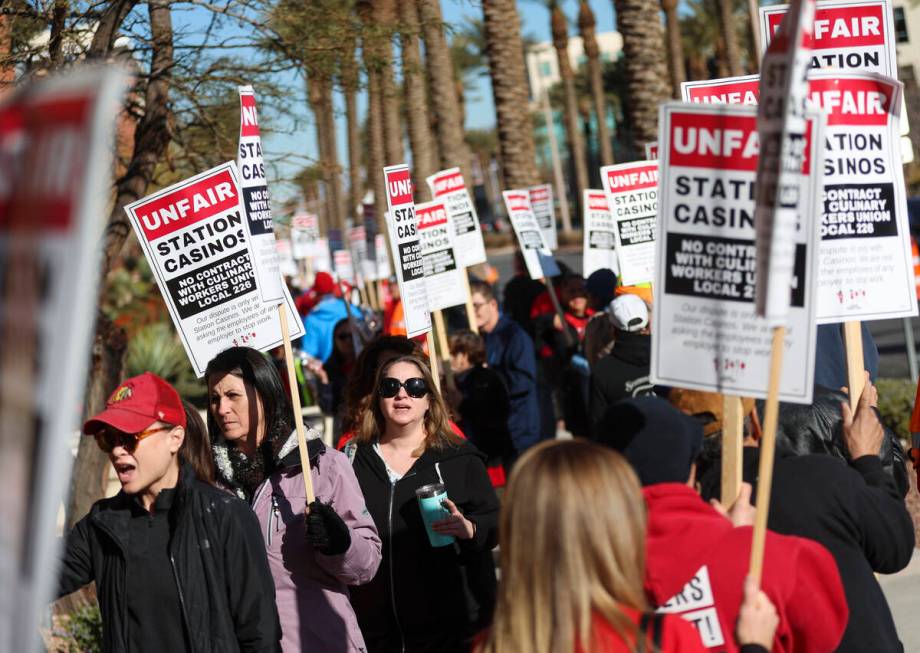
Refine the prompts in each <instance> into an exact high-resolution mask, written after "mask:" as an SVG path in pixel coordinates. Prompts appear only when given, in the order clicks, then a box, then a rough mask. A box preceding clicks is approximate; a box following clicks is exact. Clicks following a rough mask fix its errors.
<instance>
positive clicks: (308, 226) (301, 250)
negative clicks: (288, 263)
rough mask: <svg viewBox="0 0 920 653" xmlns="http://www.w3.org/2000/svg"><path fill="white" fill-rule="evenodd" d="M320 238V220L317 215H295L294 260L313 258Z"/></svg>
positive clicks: (292, 220)
mask: <svg viewBox="0 0 920 653" xmlns="http://www.w3.org/2000/svg"><path fill="white" fill-rule="evenodd" d="M318 238H319V219H318V218H317V216H316V214H315V213H295V214H294V217H293V218H291V252H292V255H293V256H294V258H296V259H304V258H313V257H314V256H315V255H316V241H317V239H318Z"/></svg>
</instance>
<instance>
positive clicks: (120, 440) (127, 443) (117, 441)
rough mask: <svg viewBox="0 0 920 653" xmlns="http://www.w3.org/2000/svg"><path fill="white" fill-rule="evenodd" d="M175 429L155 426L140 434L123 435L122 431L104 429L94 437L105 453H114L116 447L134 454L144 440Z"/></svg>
mask: <svg viewBox="0 0 920 653" xmlns="http://www.w3.org/2000/svg"><path fill="white" fill-rule="evenodd" d="M174 428H175V427H174V426H155V427H153V428H149V429H146V430H144V431H141V432H140V433H122V432H121V431H109V430H107V429H102V430H101V431H97V432H96V433H94V434H93V437H94V438H96V444H98V445H99V448H100V449H102V451H103V452H105V453H112V450H113V449H114V448H115V447H124V449H125V451H127V452H128V453H134V450H135V449H137V445H138V443H139V442H140V441H141V440H143V439H144V438H149V437H150V436H151V435H154V434H156V433H159V432H160V431H171V430H172V429H174Z"/></svg>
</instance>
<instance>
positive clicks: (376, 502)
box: [351, 442, 499, 653]
mask: <svg viewBox="0 0 920 653" xmlns="http://www.w3.org/2000/svg"><path fill="white" fill-rule="evenodd" d="M352 462H353V465H354V470H355V475H356V476H357V477H358V483H359V484H360V485H361V490H362V491H363V492H364V498H365V500H366V502H367V508H368V510H369V511H370V513H371V516H372V517H373V518H374V522H375V523H376V524H377V530H378V532H379V533H380V537H381V539H382V540H383V560H382V561H381V564H380V569H379V570H378V572H377V575H376V576H375V577H374V580H372V581H371V582H370V583H369V584H367V585H363V586H360V587H354V588H352V594H351V599H352V605H353V606H354V608H355V612H356V613H357V615H358V623H359V624H360V626H361V631H362V632H363V633H364V640H365V642H366V643H367V648H368V651H370V652H371V653H376V652H385V653H390V652H391V651H401V650H405V651H407V652H409V653H416V652H419V651H425V652H428V651H430V652H432V653H435V652H437V653H442V652H444V653H446V652H450V651H467V650H469V649H468V642H466V640H467V639H468V638H469V637H471V636H472V635H473V634H475V631H476V630H477V629H478V628H480V627H481V626H482V625H483V624H482V622H481V621H480V622H479V623H477V622H476V620H475V617H474V615H472V614H470V608H469V605H468V599H467V596H466V586H465V582H464V575H465V574H466V573H467V568H466V567H465V565H468V564H469V562H470V561H473V560H475V561H476V562H481V561H482V560H483V557H484V556H490V555H491V553H490V552H491V549H492V548H493V547H494V546H495V544H496V541H497V536H498V533H497V531H498V507H499V506H498V498H497V497H496V496H495V490H494V489H493V488H492V484H491V483H490V481H489V476H488V474H487V473H486V468H485V464H484V462H483V456H482V454H481V453H480V452H479V451H478V450H477V449H476V448H475V447H474V446H473V445H471V444H469V443H468V442H462V443H459V444H457V445H451V446H450V447H447V448H445V449H442V450H435V449H428V450H426V451H425V452H424V453H423V454H422V455H421V457H419V458H418V460H416V461H415V464H414V465H413V466H412V468H411V469H410V470H409V471H408V472H406V474H405V475H404V476H403V477H402V478H401V479H400V480H398V481H396V482H395V483H390V480H389V477H388V476H387V472H386V467H385V466H384V463H383V460H381V458H380V456H379V455H378V454H377V452H376V451H374V449H373V446H372V445H369V444H361V445H358V447H357V449H356V451H355V454H354V459H353V461H352ZM439 481H443V483H444V485H445V486H446V488H447V496H448V498H450V499H451V500H452V501H453V502H454V503H455V504H457V507H458V508H459V509H460V512H462V513H463V515H464V516H465V517H466V518H467V519H469V520H470V521H472V522H474V523H475V524H476V534H475V535H474V536H473V538H472V539H471V540H466V541H460V542H459V543H458V544H455V545H452V546H443V547H437V548H436V547H432V546H431V544H430V543H429V541H428V535H427V533H426V531H425V526H424V523H423V522H422V515H421V512H420V510H419V506H418V501H417V499H416V497H415V490H416V488H419V487H421V486H423V485H428V484H430V483H437V482H439ZM480 571H481V570H480ZM492 577H493V578H494V569H493V570H492ZM492 591H493V592H494V587H493V590H492ZM492 600H493V602H494V596H493V598H492ZM483 602H487V601H483V600H481V601H480V603H483ZM403 647H404V648H403Z"/></svg>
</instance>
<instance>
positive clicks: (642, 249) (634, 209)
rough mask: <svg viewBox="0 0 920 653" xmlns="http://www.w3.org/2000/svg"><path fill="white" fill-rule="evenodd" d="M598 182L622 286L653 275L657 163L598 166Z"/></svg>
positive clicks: (644, 280)
mask: <svg viewBox="0 0 920 653" xmlns="http://www.w3.org/2000/svg"><path fill="white" fill-rule="evenodd" d="M601 181H602V182H603V184H604V192H605V193H606V194H607V205H608V207H609V209H610V213H611V215H612V216H613V220H614V223H615V224H616V229H615V230H614V237H615V240H616V248H617V259H618V260H619V263H620V278H621V280H622V283H623V285H624V286H637V285H640V284H643V283H648V282H650V281H652V279H653V278H654V276H655V229H656V227H655V224H656V221H657V220H656V216H657V213H658V162H657V161H636V162H632V163H619V164H617V165H612V166H604V167H603V168H601Z"/></svg>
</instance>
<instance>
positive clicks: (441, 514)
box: [415, 483, 454, 546]
mask: <svg viewBox="0 0 920 653" xmlns="http://www.w3.org/2000/svg"><path fill="white" fill-rule="evenodd" d="M415 496H416V498H417V499H418V507H419V510H421V512H422V521H424V522H425V530H426V531H428V541H429V542H431V546H447V545H448V544H453V543H454V537H453V536H452V535H441V534H440V533H438V532H437V531H433V530H432V529H431V525H432V524H433V523H435V522H437V521H441V520H442V519H446V518H447V517H449V516H450V511H448V510H447V509H446V508H445V507H444V506H442V505H441V502H442V501H444V499H446V498H447V489H446V488H445V487H444V484H443V483H432V484H430V485H423V486H422V487H420V488H418V489H416V490H415Z"/></svg>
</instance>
